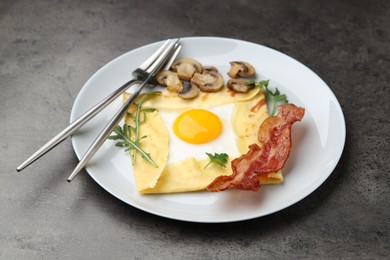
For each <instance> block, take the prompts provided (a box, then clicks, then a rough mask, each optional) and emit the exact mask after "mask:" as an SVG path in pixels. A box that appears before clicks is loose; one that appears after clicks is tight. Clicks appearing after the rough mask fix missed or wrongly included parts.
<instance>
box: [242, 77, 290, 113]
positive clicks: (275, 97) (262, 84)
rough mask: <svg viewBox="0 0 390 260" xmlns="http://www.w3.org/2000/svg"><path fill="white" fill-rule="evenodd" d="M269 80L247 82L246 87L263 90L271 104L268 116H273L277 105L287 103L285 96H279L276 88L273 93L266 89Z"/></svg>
mask: <svg viewBox="0 0 390 260" xmlns="http://www.w3.org/2000/svg"><path fill="white" fill-rule="evenodd" d="M268 84H269V80H262V81H259V82H257V81H255V80H248V81H247V82H246V85H255V86H257V87H259V88H261V89H263V88H265V93H266V94H267V96H268V98H269V100H270V101H271V102H272V110H271V114H270V116H273V115H274V114H275V112H276V104H277V103H288V100H287V96H286V94H280V92H279V89H278V88H276V90H275V91H274V92H272V91H271V90H270V89H269V88H268Z"/></svg>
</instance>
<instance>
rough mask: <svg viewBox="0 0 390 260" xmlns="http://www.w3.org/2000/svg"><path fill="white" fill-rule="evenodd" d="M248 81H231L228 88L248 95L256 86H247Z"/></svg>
mask: <svg viewBox="0 0 390 260" xmlns="http://www.w3.org/2000/svg"><path fill="white" fill-rule="evenodd" d="M247 82H248V80H247V79H230V80H229V81H228V82H227V87H228V88H229V89H231V90H233V91H235V92H239V93H246V92H248V91H249V90H250V89H253V88H254V87H255V84H250V85H247Z"/></svg>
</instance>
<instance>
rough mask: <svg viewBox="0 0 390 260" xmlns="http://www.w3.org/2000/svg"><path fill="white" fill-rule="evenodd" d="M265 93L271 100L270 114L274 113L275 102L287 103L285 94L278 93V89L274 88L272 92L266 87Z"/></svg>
mask: <svg viewBox="0 0 390 260" xmlns="http://www.w3.org/2000/svg"><path fill="white" fill-rule="evenodd" d="M267 94H268V96H269V97H270V99H271V102H272V111H271V116H273V115H274V114H275V111H276V104H277V103H288V100H287V96H286V94H280V92H279V89H278V88H276V90H275V92H272V91H271V90H269V89H268V88H267Z"/></svg>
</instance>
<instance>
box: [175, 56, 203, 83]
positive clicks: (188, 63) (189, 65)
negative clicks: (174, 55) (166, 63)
mask: <svg viewBox="0 0 390 260" xmlns="http://www.w3.org/2000/svg"><path fill="white" fill-rule="evenodd" d="M172 69H173V70H174V71H176V72H177V75H179V78H180V79H182V80H190V79H191V78H192V76H193V75H194V73H196V72H198V73H202V70H203V68H202V64H200V63H199V62H198V61H196V60H194V59H190V58H183V59H178V60H175V61H174V62H173V63H172Z"/></svg>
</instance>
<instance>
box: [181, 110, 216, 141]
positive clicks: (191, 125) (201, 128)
mask: <svg viewBox="0 0 390 260" xmlns="http://www.w3.org/2000/svg"><path fill="white" fill-rule="evenodd" d="M173 131H174V132H175V134H176V136H177V137H179V138H180V139H182V140H183V141H185V142H187V143H191V144H203V143H207V142H210V141H212V140H214V139H215V138H217V137H218V136H219V135H220V134H221V132H222V123H221V120H220V119H219V117H218V116H217V115H215V114H213V113H211V112H210V111H207V110H203V109H191V110H188V111H185V112H183V113H181V114H180V115H179V116H178V117H177V118H176V120H175V122H174V123H173Z"/></svg>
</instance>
